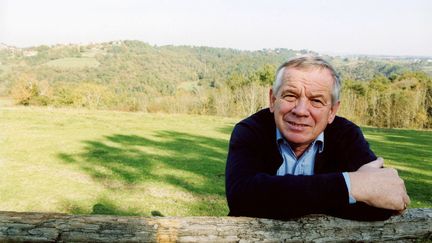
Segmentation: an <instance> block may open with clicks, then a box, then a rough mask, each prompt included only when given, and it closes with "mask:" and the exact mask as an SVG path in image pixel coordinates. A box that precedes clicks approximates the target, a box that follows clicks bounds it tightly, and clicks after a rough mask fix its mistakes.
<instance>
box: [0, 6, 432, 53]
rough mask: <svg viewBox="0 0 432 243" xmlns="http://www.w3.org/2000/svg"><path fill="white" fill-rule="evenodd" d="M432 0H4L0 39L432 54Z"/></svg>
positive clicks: (22, 44)
mask: <svg viewBox="0 0 432 243" xmlns="http://www.w3.org/2000/svg"><path fill="white" fill-rule="evenodd" d="M430 12H432V2H430V1H427V0H414V1H410V2H407V1H403V0H397V1H390V0H380V1H372V0H367V1H363V2H361V3H356V2H345V1H342V0H329V1H319V0H307V1H302V2H296V1H282V0H273V1H271V2H270V3H263V2H259V1H246V0H238V1H227V0H221V1H211V2H204V3H203V2H200V1H195V0H185V1H152V0H147V1H137V0H125V1H115V0H111V1H101V0H97V1H91V2H86V1H84V0H77V1H74V2H70V1H54V0H41V1H38V2H33V1H27V0H15V1H9V0H0V43H4V44H6V45H9V46H14V47H18V48H28V47H35V46H39V45H48V46H52V45H58V44H60V45H68V44H74V45H80V44H82V45H87V44H90V43H104V42H111V41H119V40H122V41H123V40H139V41H142V42H145V43H148V44H150V45H154V46H166V45H173V46H206V47H212V48H230V49H236V50H245V51H257V50H264V49H277V48H281V49H292V50H302V49H306V50H310V51H314V52H317V53H322V54H327V55H338V56H340V55H342V56H349V55H355V56H395V57H431V56H432V45H431V44H430V43H432V30H431V29H430V25H431V24H432V15H430V14H429V13H430Z"/></svg>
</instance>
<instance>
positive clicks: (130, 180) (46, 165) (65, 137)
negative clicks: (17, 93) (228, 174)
mask: <svg viewBox="0 0 432 243" xmlns="http://www.w3.org/2000/svg"><path fill="white" fill-rule="evenodd" d="M0 117H1V123H0V171H1V173H0V197H1V200H0V210H2V211H49V212H62V213H71V214H114V215H142V216H192V215H194V216H199V215H214V216H224V215H226V214H227V213H228V209H227V206H226V201H225V192H224V179H225V178H224V170H225V160H226V154H227V148H228V140H229V136H230V133H231V130H232V127H233V125H234V124H235V123H236V122H237V121H238V120H239V119H233V118H222V117H212V116H194V115H165V114H147V113H128V112H112V111H89V110H77V109H74V110H73V109H70V110H69V109H51V108H25V107H3V108H2V109H1V110H0ZM364 132H365V134H366V137H367V138H368V140H369V141H370V143H371V146H372V148H373V149H374V150H375V151H376V153H377V154H378V155H380V156H382V157H384V158H385V162H386V163H387V165H389V166H394V167H396V168H398V170H399V172H400V174H401V176H402V177H403V178H404V179H405V180H406V185H407V188H408V193H409V195H410V196H411V199H412V201H413V202H412V205H411V207H432V198H431V193H430V187H431V185H432V180H431V178H432V163H431V162H432V161H431V158H432V150H431V149H430V145H431V144H432V132H431V131H415V130H389V129H387V130H386V129H376V128H364Z"/></svg>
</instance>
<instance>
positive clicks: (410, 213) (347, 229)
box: [0, 208, 432, 242]
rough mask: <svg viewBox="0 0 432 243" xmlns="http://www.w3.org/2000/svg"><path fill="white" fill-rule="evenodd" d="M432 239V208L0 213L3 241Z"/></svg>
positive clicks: (326, 240) (342, 240) (403, 240)
mask: <svg viewBox="0 0 432 243" xmlns="http://www.w3.org/2000/svg"><path fill="white" fill-rule="evenodd" d="M430 240H432V208H425V209H409V210H407V212H405V213H404V214H403V215H400V216H394V217H392V218H390V219H389V220H386V221H377V222H360V221H351V220H344V219H339V218H334V217H330V216H324V215H312V216H308V217H303V218H300V219H296V220H290V221H280V220H270V219H259V218H247V217H125V216H106V215H66V214H54V213H19V212H0V242H5V241H6V242H299V241H300V242H301V241H303V242H330V241H331V242H334V241H339V242H344V241H362V242H364V241H374V242H376V241H392V242H394V241H398V242H411V241H415V242H419V241H420V242H421V241H430Z"/></svg>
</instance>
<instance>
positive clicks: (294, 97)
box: [282, 94, 296, 101]
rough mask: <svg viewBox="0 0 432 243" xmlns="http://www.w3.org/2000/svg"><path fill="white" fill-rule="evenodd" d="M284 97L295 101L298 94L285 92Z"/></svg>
mask: <svg viewBox="0 0 432 243" xmlns="http://www.w3.org/2000/svg"><path fill="white" fill-rule="evenodd" d="M282 98H283V99H284V100H287V101H294V100H295V99H296V96H295V95H293V94H285V95H283V96H282Z"/></svg>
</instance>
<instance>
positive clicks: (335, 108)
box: [328, 101, 340, 124]
mask: <svg viewBox="0 0 432 243" xmlns="http://www.w3.org/2000/svg"><path fill="white" fill-rule="evenodd" d="M339 105H340V101H337V102H336V103H335V104H333V105H332V107H331V108H330V115H329V118H328V124H330V123H332V122H333V120H334V119H335V117H336V113H337V111H338V110H339Z"/></svg>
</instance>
